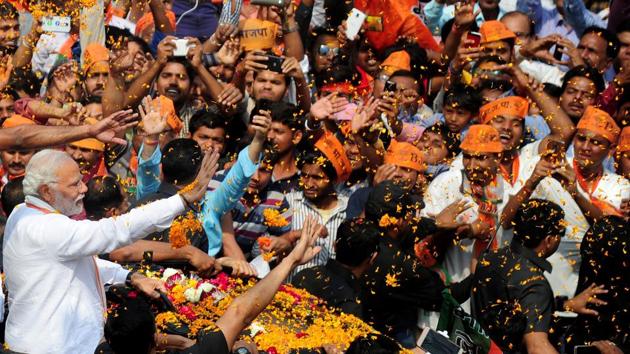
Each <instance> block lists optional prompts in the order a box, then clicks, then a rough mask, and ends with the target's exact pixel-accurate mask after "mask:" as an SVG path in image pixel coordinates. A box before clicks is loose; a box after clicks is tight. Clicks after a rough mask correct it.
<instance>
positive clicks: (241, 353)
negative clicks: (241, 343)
mask: <svg viewBox="0 0 630 354" xmlns="http://www.w3.org/2000/svg"><path fill="white" fill-rule="evenodd" d="M234 354H252V352H250V351H249V349H247V348H245V347H240V348H236V349H235V350H234Z"/></svg>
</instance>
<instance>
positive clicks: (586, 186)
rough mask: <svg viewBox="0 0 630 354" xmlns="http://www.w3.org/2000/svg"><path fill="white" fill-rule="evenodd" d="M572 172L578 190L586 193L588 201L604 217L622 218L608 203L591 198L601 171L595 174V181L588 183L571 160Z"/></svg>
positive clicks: (619, 212)
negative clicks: (573, 172) (578, 186)
mask: <svg viewBox="0 0 630 354" xmlns="http://www.w3.org/2000/svg"><path fill="white" fill-rule="evenodd" d="M573 170H574V171H575V178H576V180H577V182H578V184H579V185H580V188H582V190H583V191H584V192H586V194H587V195H588V198H589V200H590V201H591V203H592V204H593V205H594V206H595V207H596V208H597V209H599V210H600V211H601V212H602V213H604V214H605V215H615V216H623V214H622V213H621V211H620V210H619V209H617V208H615V207H614V206H613V205H611V204H610V203H608V202H606V201H603V200H599V199H597V198H595V197H594V196H593V193H595V191H596V190H597V186H598V185H599V181H600V180H601V179H602V176H603V175H604V173H603V171H600V173H598V174H597V177H595V180H594V181H593V182H590V183H589V182H588V181H587V180H586V178H584V176H583V175H582V173H581V172H580V168H579V166H578V165H577V163H576V162H575V160H573Z"/></svg>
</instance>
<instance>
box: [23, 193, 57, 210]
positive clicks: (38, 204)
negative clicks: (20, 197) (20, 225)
mask: <svg viewBox="0 0 630 354" xmlns="http://www.w3.org/2000/svg"><path fill="white" fill-rule="evenodd" d="M24 203H25V204H26V206H29V205H32V206H33V207H34V208H33V209H37V210H40V211H41V212H45V211H47V212H48V213H59V212H58V211H57V209H55V208H54V207H53V206H52V205H50V204H48V203H46V202H45V201H43V200H42V199H39V198H37V197H35V196H33V195H27V196H26V197H25V198H24Z"/></svg>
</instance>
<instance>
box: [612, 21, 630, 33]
mask: <svg viewBox="0 0 630 354" xmlns="http://www.w3.org/2000/svg"><path fill="white" fill-rule="evenodd" d="M615 32H617V34H619V33H622V32H630V21H623V22H621V23H619V25H618V26H617V30H616V31H615Z"/></svg>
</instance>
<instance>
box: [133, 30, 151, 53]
mask: <svg viewBox="0 0 630 354" xmlns="http://www.w3.org/2000/svg"><path fill="white" fill-rule="evenodd" d="M127 40H128V41H129V42H133V43H136V44H138V45H139V46H140V49H141V50H142V52H143V53H145V54H146V53H151V47H149V44H148V43H147V41H145V40H144V39H142V38H140V37H138V36H135V35H133V34H130V35H129V37H127Z"/></svg>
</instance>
